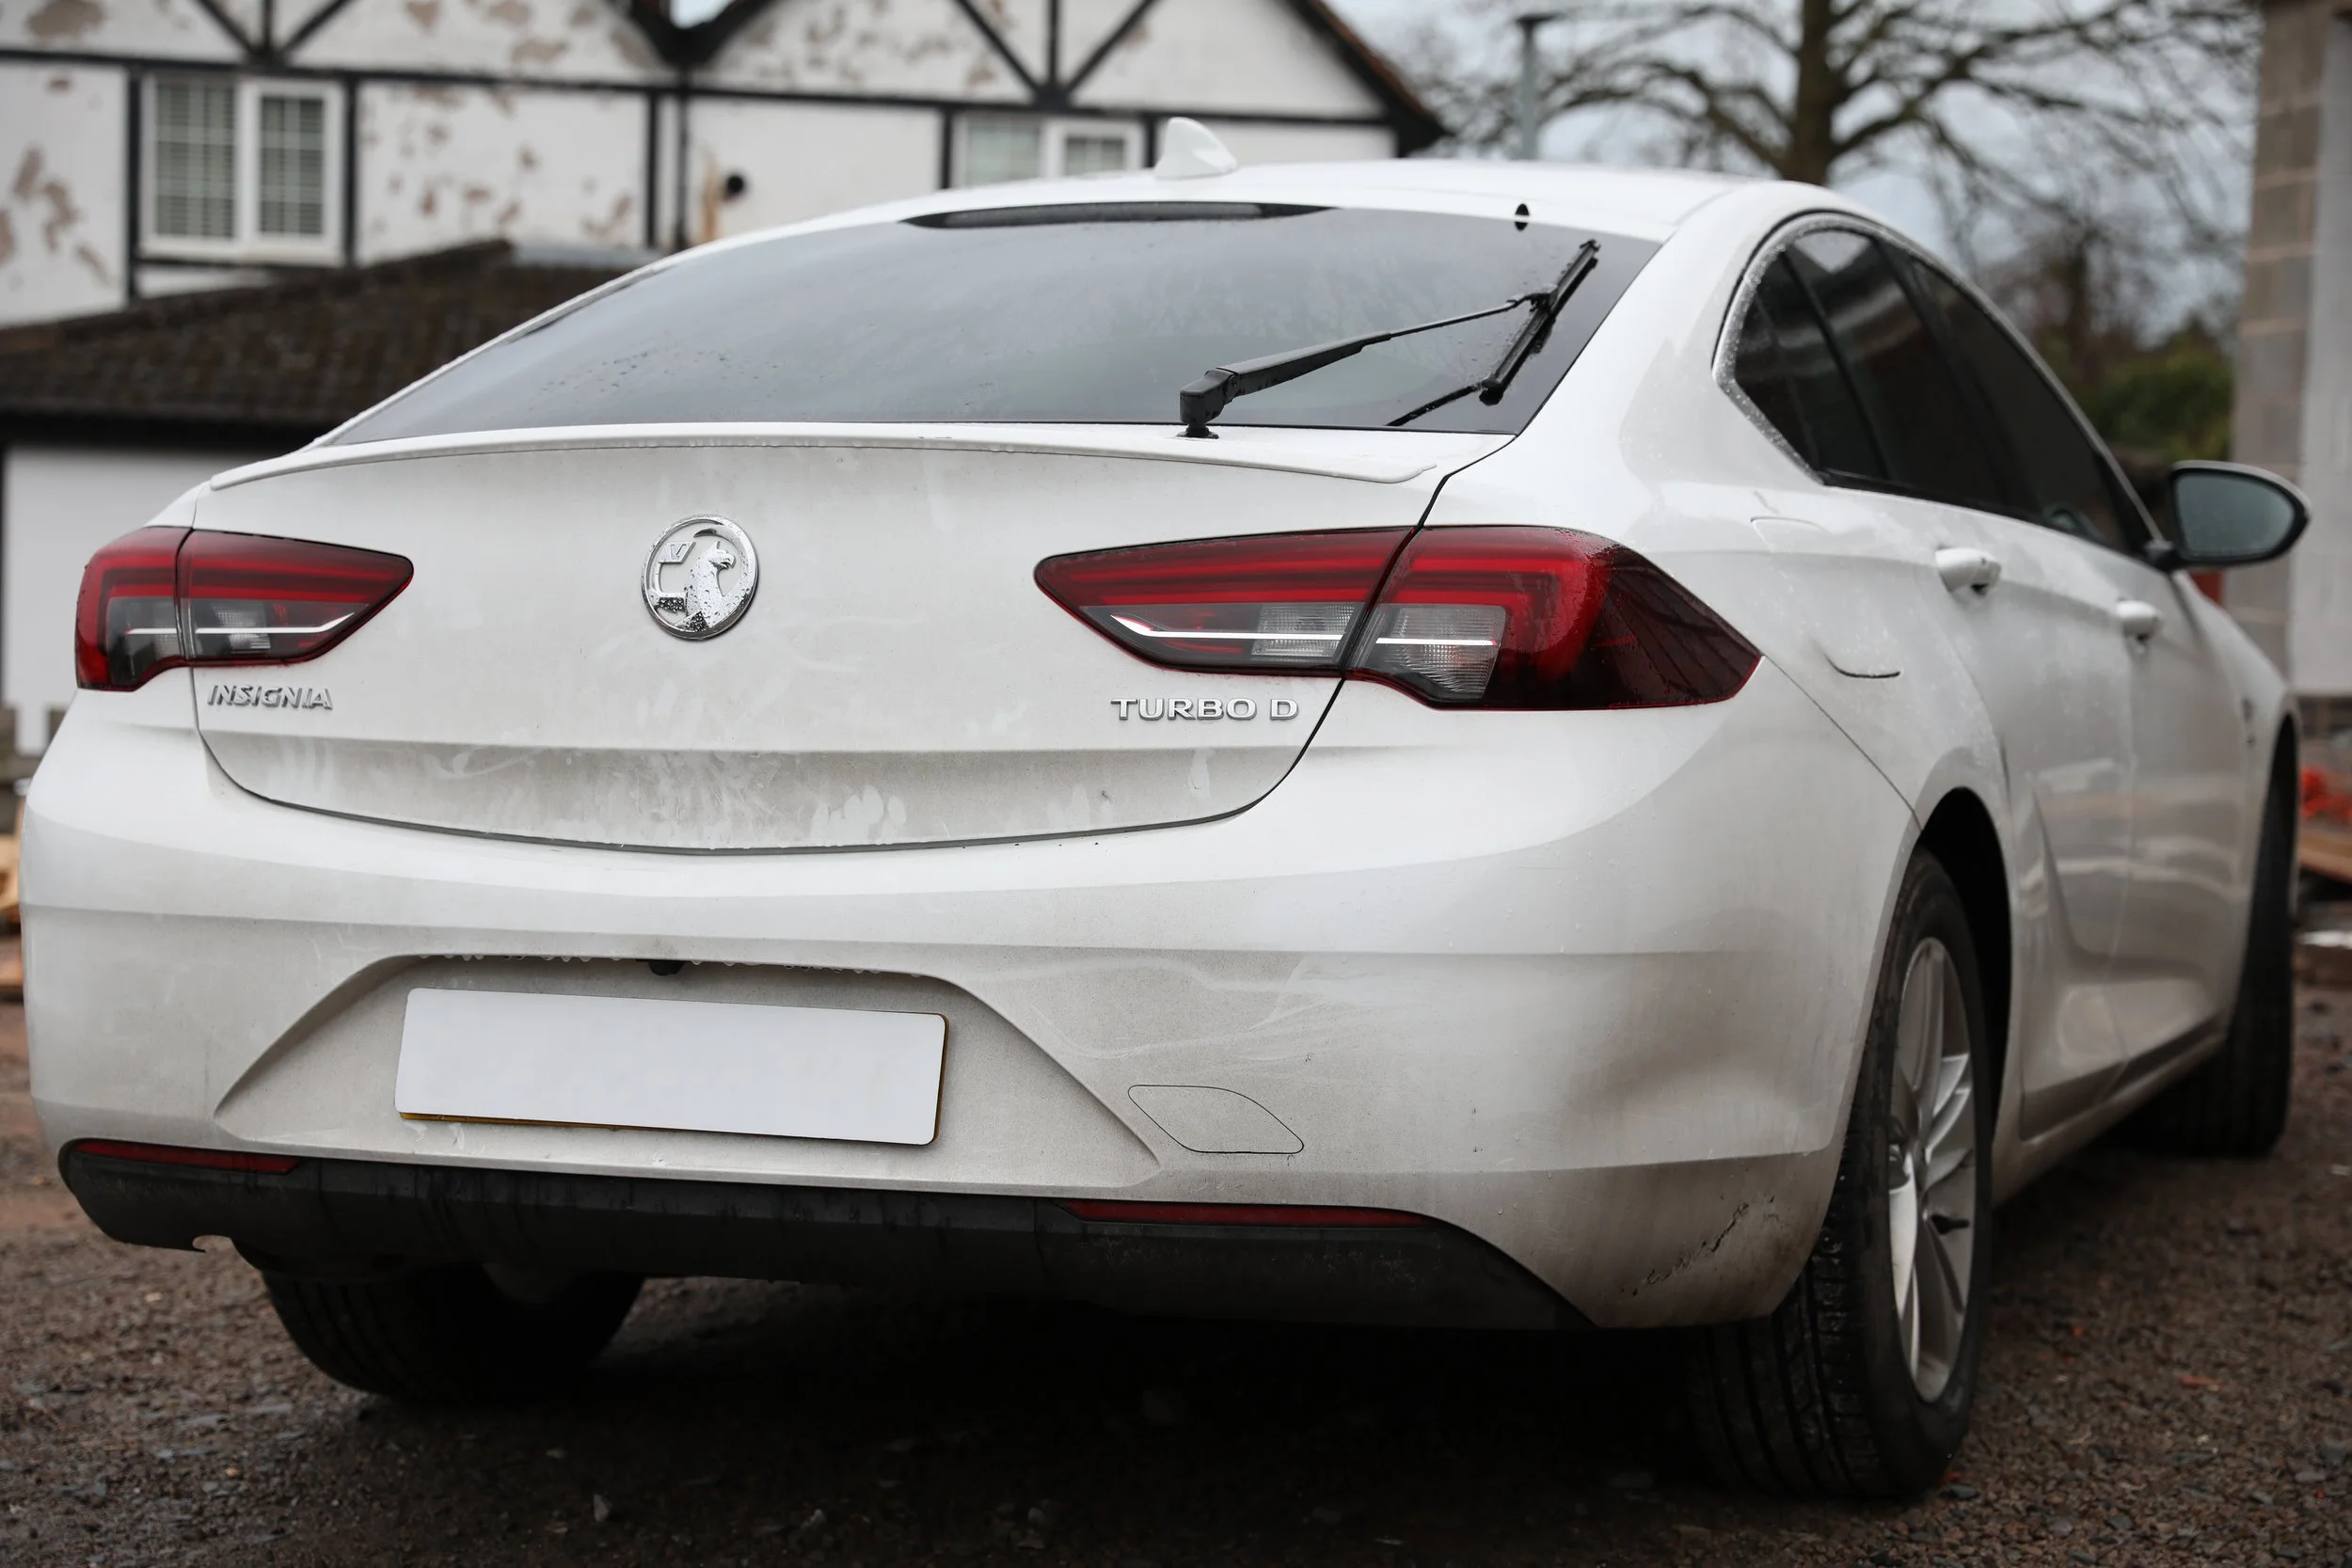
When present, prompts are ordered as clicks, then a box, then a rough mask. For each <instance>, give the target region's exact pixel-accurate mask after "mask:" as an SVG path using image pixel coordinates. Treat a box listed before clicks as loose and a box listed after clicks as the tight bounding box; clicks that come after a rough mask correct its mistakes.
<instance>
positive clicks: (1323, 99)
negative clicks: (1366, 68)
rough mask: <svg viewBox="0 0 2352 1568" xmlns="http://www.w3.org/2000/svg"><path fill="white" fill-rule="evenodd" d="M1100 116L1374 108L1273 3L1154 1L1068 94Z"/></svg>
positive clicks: (1325, 43) (1364, 111) (1369, 113)
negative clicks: (1115, 111) (1117, 111)
mask: <svg viewBox="0 0 2352 1568" xmlns="http://www.w3.org/2000/svg"><path fill="white" fill-rule="evenodd" d="M1078 102H1079V103H1088V104H1096V105H1100V106H1102V107H1104V108H1123V107H1127V106H1130V105H1133V106H1136V107H1144V106H1151V107H1166V108H1169V109H1173V110H1179V111H1183V112H1189V113H1198V112H1200V111H1201V110H1216V109H1226V110H1232V111H1235V112H1239V113H1245V114H1246V113H1248V112H1250V111H1252V110H1257V111H1261V112H1264V113H1272V114H1296V115H1318V114H1321V115H1362V116H1365V117H1367V118H1371V117H1375V116H1377V115H1378V114H1379V113H1380V112H1381V107H1382V105H1381V103H1380V101H1379V100H1378V99H1376V98H1375V97H1374V96H1373V95H1372V92H1371V90H1370V89H1369V88H1367V87H1365V86H1364V85H1363V83H1361V82H1359V81H1358V80H1357V79H1356V75H1355V73H1354V72H1353V71H1350V70H1349V69H1348V68H1347V66H1346V64H1345V63H1344V62H1343V60H1342V59H1341V58H1340V55H1339V52H1338V50H1337V49H1336V48H1335V47H1334V46H1333V45H1332V43H1331V42H1330V41H1329V40H1327V39H1326V38H1325V37H1323V35H1321V34H1319V33H1316V32H1312V31H1311V30H1310V29H1309V28H1308V26H1307V24H1305V23H1304V22H1302V21H1300V20H1299V18H1298V13H1297V12H1295V11H1294V10H1293V9H1291V8H1290V7H1288V6H1286V5H1282V4H1280V3H1279V0H1181V3H1180V4H1175V5H1170V4H1168V3H1166V0H1162V4H1160V5H1157V6H1154V7H1152V9H1151V10H1150V11H1149V12H1147V13H1146V14H1145V16H1144V19H1143V20H1142V21H1141V22H1140V23H1138V24H1136V26H1135V27H1133V28H1131V29H1130V30H1129V31H1128V33H1127V36H1126V37H1125V38H1123V39H1121V40H1120V41H1119V45H1118V47H1117V48H1115V49H1113V50H1112V51H1111V52H1110V55H1109V56H1108V57H1107V58H1105V59H1104V62H1103V66H1102V69H1101V70H1099V71H1096V72H1095V73H1094V74H1093V75H1092V76H1091V77H1089V78H1088V80H1087V83H1086V85H1085V86H1084V87H1081V88H1080V89H1079V90H1078Z"/></svg>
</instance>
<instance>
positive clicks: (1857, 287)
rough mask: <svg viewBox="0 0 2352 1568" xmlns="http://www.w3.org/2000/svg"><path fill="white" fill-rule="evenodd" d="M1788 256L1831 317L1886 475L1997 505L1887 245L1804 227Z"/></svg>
mask: <svg viewBox="0 0 2352 1568" xmlns="http://www.w3.org/2000/svg"><path fill="white" fill-rule="evenodd" d="M1787 254H1788V260H1789V262H1790V263H1791V265H1793V266H1794V267H1795V268H1796V271H1797V273H1798V276H1800V277H1803V278H1804V282H1805V286H1806V287H1807V288H1809V289H1810V290H1811V291H1812V293H1813V297H1814V299H1815V300H1816V301H1817V302H1818V303H1819V304H1820V309H1821V314H1822V316H1823V317H1824V318H1825V319H1826V320H1827V322H1828V323H1829V330H1830V337H1831V340H1832V341H1833V342H1834V343H1835V344H1836V348H1837V351H1838V355H1839V356H1840V357H1841V358H1843V359H1844V361H1845V364H1846V370H1847V372H1848V373H1849V374H1851V376H1852V378H1853V383H1854V390H1855V392H1856V393H1857V394H1858V395H1859V396H1860V397H1861V399H1862V405H1863V407H1864V409H1865V410H1866V411H1867V413H1868V415H1869V419H1870V425H1871V428H1872V429H1873V430H1874V431H1876V432H1877V434H1878V438H1879V445H1880V447H1881V449H1882V450H1883V451H1884V452H1885V454H1886V468H1887V477H1888V478H1889V479H1892V480H1893V481H1895V482H1896V483H1899V484H1901V485H1903V486H1905V487H1906V488H1909V489H1912V490H1915V491H1917V492H1918V493H1920V494H1921V495H1924V496H1928V497H1931V498H1932V499H1936V500H1944V501H1951V502H1954V503H1956V504H1958V505H1961V506H1977V507H1998V506H1999V505H2000V503H2001V490H2000V484H1999V482H1998V479H1997V477H1996V475H1997V470H1996V469H1995V468H1994V466H1993V462H1992V460H1991V456H1990V454H1989V453H1988V452H1987V451H1985V448H1984V440H1983V435H1982V432H1981V431H1980V429H1979V425H1978V424H1977V421H1976V420H1975V418H1974V417H1973V416H1972V414H1971V413H1970V411H1969V408H1968V406H1967V404H1965V403H1964V402H1963V399H1962V395H1961V388H1960V384H1959V383H1958V382H1957V381H1955V380H1954V379H1953V377H1952V372H1951V367H1950V366H1949V365H1948V364H1947V363H1946V362H1945V359H1944V353H1943V349H1942V348H1941V346H1940V345H1939V344H1938V343H1937V342H1936V341H1935V336H1934V334H1933V333H1931V331H1930V330H1929V329H1928V324H1927V322H1926V320H1925V319H1924V318H1922V317H1921V316H1920V314H1919V312H1918V309H1916V308H1915V306H1914V305H1913V304H1912V302H1911V295H1910V294H1909V293H1907V292H1905V290H1904V288H1903V286H1902V282H1901V280H1900V279H1899V277H1896V275H1895V269H1894V267H1893V265H1892V264H1891V263H1889V261H1887V258H1886V253H1885V251H1884V250H1883V249H1882V248H1881V247H1880V246H1879V245H1878V243H1877V242H1876V241H1874V240H1872V239H1870V238H1868V237H1867V236H1866V235H1862V234H1856V233H1852V232H1850V231H1848V230H1836V229H1833V230H1820V231H1818V232H1815V233H1811V234H1807V235H1805V236H1804V238H1802V239H1800V240H1798V241H1797V242H1796V243H1795V244H1794V245H1790V246H1789V247H1788V252H1787Z"/></svg>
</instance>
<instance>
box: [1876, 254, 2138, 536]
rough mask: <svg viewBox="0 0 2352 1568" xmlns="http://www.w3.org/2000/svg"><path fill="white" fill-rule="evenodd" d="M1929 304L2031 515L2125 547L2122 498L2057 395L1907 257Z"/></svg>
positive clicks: (1997, 334)
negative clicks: (1977, 389)
mask: <svg viewBox="0 0 2352 1568" xmlns="http://www.w3.org/2000/svg"><path fill="white" fill-rule="evenodd" d="M1912 273H1913V276H1914V277H1917V278H1918V280H1919V283H1920V287H1921V290H1922V292H1923V293H1925V294H1926V296H1927V298H1928V300H1929V302H1930V304H1931V307H1932V308H1933V309H1936V310H1939V311H1941V312H1942V313H1943V316H1944V319H1945V320H1946V321H1947V323H1948V324H1950V328H1951V339H1952V347H1953V351H1954V352H1955V353H1956V354H1958V355H1959V356H1960V359H1961V363H1962V364H1963V366H1964V367H1966V369H1967V371H1968V372H1969V373H1971V374H1973V375H1974V376H1975V377H1976V378H1977V381H1978V383H1979V385H1980V386H1981V387H1982V388H1984V394H1985V402H1986V404H1988V405H1989V406H1990V408H1991V410H1992V418H1993V422H1994V425H1995V426H1996V427H1997V429H1998V430H1999V433H2000V436H2001V439H2002V441H2003V443H2004V444H2005V445H2006V446H2007V447H2008V448H2009V457H2010V467H2011V468H2012V469H2013V470H2014V471H2015V472H2016V473H2017V475H2018V476H2019V479H2020V481H2021V482H2022V483H2024V485H2025V488H2026V496H2027V498H2028V499H2029V500H2030V501H2031V504H2032V507H2033V513H2034V515H2035V517H2036V518H2037V519H2038V520H2040V521H2041V522H2042V523H2045V524H2047V525H2048V526H2050V527H2052V528H2055V529H2059V530H2062V531H2065V532H2068V533H2073V534H2076V535H2079V536H2080V537H2082V538H2085V539H2090V540H2095V541H2097V542H2098V543H2100V544H2102V545H2106V546H2111V547H2113V548H2115V549H2119V550H2127V549H2129V548H2131V532H2132V530H2131V527H2130V524H2129V522H2128V521H2127V519H2128V518H2129V516H2130V503H2129V502H2128V501H2126V500H2125V499H2124V498H2123V496H2122V490H2121V488H2120V487H2119V486H2118V485H2117V483H2116V482H2115V476H2114V473H2113V471H2112V470H2111V469H2110V468H2109V467H2108V466H2107V463H2106V459H2105V458H2103V457H2102V456H2101V455H2100V453H2099V451H2098V449H2097V448H2096V447H2095V446H2093V445H2092V444H2091V441H2090V437H2089V436H2085V435H2084V434H2083V428H2082V423H2081V421H2080V420H2077V419H2075V417H2074V410H2073V408H2071V407H2070V406H2068V404H2067V402H2066V398H2065V395H2064V394H2063V393H2061V392H2060V391H2059V390H2058V388H2057V387H2055V386H2053V385H2052V384H2051V382H2050V378H2049V377H2048V376H2047V375H2046V374H2044V373H2043V372H2042V368H2041V367H2040V366H2039V365H2036V364H2035V363H2034V362H2033V361H2032V359H2030V358H2029V357H2027V356H2026V352H2025V350H2023V349H2021V348H2019V347H2018V346H2017V341H2016V340H2015V339H2013V338H2011V337H2010V335H2009V334H2008V333H2007V332H2005V331H2003V330H2002V328H2001V325H2000V324H1999V323H1998V322H1996V321H1994V319H1993V318H1992V317H1991V316H1990V315H1987V314H1986V313H1985V311H1984V309H1983V307H1981V306H1979V304H1977V302H1976V301H1975V300H1973V299H1970V298H1969V297H1968V296H1967V295H1966V294H1964V293H1962V292H1961V291H1960V290H1959V289H1958V288H1957V287H1955V286H1954V285H1953V284H1952V282H1951V280H1950V279H1949V278H1947V277H1943V276H1942V275H1941V274H1939V273H1937V272H1936V271H1935V270H1934V269H1932V268H1931V267H1927V266H1923V265H1919V264H1918V263H1916V262H1914V263H1913V264H1912Z"/></svg>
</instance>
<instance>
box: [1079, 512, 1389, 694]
mask: <svg viewBox="0 0 2352 1568" xmlns="http://www.w3.org/2000/svg"><path fill="white" fill-rule="evenodd" d="M1411 532H1412V530H1410V529H1402V528H1391V529H1366V530H1363V531H1351V532H1342V533H1267V534H1258V535H1256V536H1254V537H1251V538H1246V539H1196V540H1192V541H1189V542H1187V543H1184V544H1181V545H1147V546H1142V547H1140V548H1136V549H1125V550H1102V551H1098V552H1095V553H1093V554H1089V555H1058V556H1055V557H1054V558H1053V559H1051V560H1049V561H1046V562H1042V563H1041V564H1040V565H1039V567H1038V569H1037V582H1038V586H1039V587H1040V588H1042V589H1044V590H1045V592H1046V593H1047V594H1051V595H1052V596H1053V597H1054V599H1055V600H1056V601H1057V602H1058V603H1059V604H1060V605H1061V606H1062V608H1063V609H1065V610H1069V611H1070V612H1071V613H1072V614H1073V615H1075V616H1077V617H1078V618H1079V619H1080V620H1082V621H1084V622H1086V624H1087V625H1089V626H1092V627H1093V628H1094V629H1095V630H1097V631H1099V632H1101V633H1102V634H1103V635H1104V636H1105V637H1107V638H1109V639H1110V640H1111V641H1114V642H1116V643H1118V644H1119V645H1120V647H1122V648H1125V649H1126V650H1127V651H1128V652H1129V653H1132V654H1135V655H1136V656H1137V657H1142V658H1148V659H1150V660H1151V661H1152V663H1154V664H1165V665H1168V666H1171V667H1172V668H1175V669H1179V670H1235V671H1243V670H1254V671H1257V672H1260V673H1266V674H1288V673H1296V672H1309V671H1316V670H1327V671H1331V672H1334V673H1336V672H1337V671H1338V670H1339V669H1340V668H1341V660H1342V659H1343V657H1344V656H1345V654H1346V652H1347V642H1348V638H1349V637H1350V636H1351V635H1352V634H1353V633H1354V631H1355V630H1356V626H1357V623H1358V621H1359V618H1360V617H1361V616H1362V614H1363V611H1364V607H1365V606H1366V605H1368V604H1370V603H1371V602H1372V595H1373V591H1374V590H1375V589H1376V588H1378V587H1379V586H1380V578H1381V577H1382V575H1383V574H1384V573H1386V572H1387V571H1388V569H1389V563H1390V562H1392V561H1394V560H1395V559H1396V552H1397V547H1398V546H1401V545H1403V544H1404V543H1405V540H1406V536H1407V535H1409V534H1410V533H1411Z"/></svg>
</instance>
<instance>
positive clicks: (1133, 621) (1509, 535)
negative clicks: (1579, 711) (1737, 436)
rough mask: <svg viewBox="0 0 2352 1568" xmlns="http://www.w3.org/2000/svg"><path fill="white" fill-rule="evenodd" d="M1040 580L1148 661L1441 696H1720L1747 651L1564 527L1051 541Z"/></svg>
mask: <svg viewBox="0 0 2352 1568" xmlns="http://www.w3.org/2000/svg"><path fill="white" fill-rule="evenodd" d="M1408 536H1409V537H1410V540H1411V542H1410V543H1409V544H1406V543H1405V541H1406V539H1407V537H1408ZM1399 546H1403V549H1402V553H1400V552H1399ZM1037 579H1038V584H1039V586H1040V587H1041V588H1043V589H1044V590H1045V592H1046V593H1048V594H1051V595H1053V597H1054V598H1055V599H1057V600H1058V601H1059V602H1060V603H1061V604H1062V605H1063V606H1064V607H1065V608H1066V609H1068V610H1070V611H1071V612H1072V613H1073V614H1074V615H1076V616H1078V617H1079V618H1080V619H1081V620H1083V621H1085V622H1086V623H1087V624H1088V625H1089V626H1093V627H1094V628H1095V629H1096V630H1098V631H1100V632H1102V633H1103V634H1104V636H1106V637H1108V638H1110V639H1111V640H1112V641H1115V642H1117V643H1119V644H1120V646H1121V647H1123V648H1125V649H1127V650H1128V651H1129V652H1130V653H1134V654H1136V655H1138V656H1139V657H1144V658H1147V659H1150V660H1151V661H1152V663H1154V664H1164V665H1169V666H1172V667H1174V668H1177V669H1185V670H1219V671H1229V672H1233V673H1251V672H1254V673H1263V674H1274V673H1293V672H1296V673H1311V672H1315V671H1329V672H1331V673H1340V672H1343V671H1344V672H1345V673H1347V674H1349V675H1350V676H1353V677H1356V678H1358V679H1363V680H1377V681H1383V682H1386V683H1388V684H1389V685H1391V686H1395V687H1399V688H1402V689H1404V690H1406V691H1409V692H1411V693H1412V694H1413V695H1414V696H1416V697H1418V698H1420V699H1421V700H1422V701H1423V702H1425V703H1430V704H1432V705H1439V706H1446V707H1487V708H1534V709H1555V710H1556V709H1567V708H1611V707H1670V706H1678V705H1687V704H1692V703H1715V702H1721V701H1723V700H1724V698H1726V697H1729V696H1732V695H1733V694H1735V693H1736V692H1738V691H1739V689H1740V688H1741V687H1742V686H1744V685H1746V684H1747V679H1748V676H1749V675H1750V674H1752V673H1755V670H1756V661H1757V658H1758V655H1757V653H1756V649H1755V648H1754V647H1752V646H1750V645H1749V643H1748V641H1747V640H1746V639H1744V638H1742V637H1741V636H1740V634H1739V633H1738V632H1736V631H1734V630H1732V629H1731V628H1730V627H1729V626H1725V625H1724V623H1723V621H1722V620H1721V619H1720V618H1718V617H1717V616H1716V614H1715V613H1714V611H1712V610H1708V608H1707V606H1706V605H1704V604H1702V603H1700V602H1699V600H1698V599H1697V598H1696V597H1694V596H1693V595H1692V594H1691V593H1690V591H1689V590H1687V589H1685V588H1684V587H1683V586H1682V585H1681V584H1680V583H1678V582H1677V581H1675V580H1674V578H1670V577H1668V576H1667V575H1666V574H1665V573H1664V572H1661V571H1660V570H1659V569H1658V568H1657V567H1656V566H1655V565H1653V564H1651V563H1650V562H1648V561H1645V560H1644V559H1643V558H1642V557H1641V556H1639V555H1637V554H1635V553H1634V552H1633V551H1631V550H1629V549H1627V548H1625V547H1624V546H1621V545H1613V544H1611V543H1609V542H1608V541H1607V540H1605V539H1597V538H1594V537H1593V536H1592V535H1590V534H1585V533H1576V532H1572V531H1568V530H1565V529H1541V528H1439V529H1424V530H1422V531H1420V532H1419V533H1417V534H1416V533H1412V531H1409V530H1403V529H1387V530H1377V531H1375V530H1366V531H1361V532H1344V533H1278V534H1261V535H1258V536H1256V537H1253V538H1247V539H1203V540H1195V541H1191V542H1188V543H1185V544H1178V545H1152V546H1140V547H1137V548H1133V549H1122V550H1104V551H1101V552H1099V553H1095V554H1090V555H1065V556H1056V557H1055V558H1053V559H1052V560H1050V561H1047V562H1043V563H1042V564H1041V565H1040V566H1039V567H1038V569H1037ZM1367 607H1369V613H1367Z"/></svg>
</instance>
